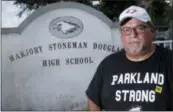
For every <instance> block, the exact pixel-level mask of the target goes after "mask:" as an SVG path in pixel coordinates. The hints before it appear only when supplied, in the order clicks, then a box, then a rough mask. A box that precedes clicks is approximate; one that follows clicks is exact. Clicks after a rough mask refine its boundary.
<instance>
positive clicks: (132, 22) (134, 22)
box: [122, 18, 146, 27]
mask: <svg viewBox="0 0 173 112" xmlns="http://www.w3.org/2000/svg"><path fill="white" fill-rule="evenodd" d="M145 24H146V23H144V22H142V21H140V20H138V19H136V18H128V19H127V20H125V22H124V24H122V26H131V27H132V26H138V25H145Z"/></svg>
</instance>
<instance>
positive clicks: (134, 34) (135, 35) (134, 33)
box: [130, 29, 138, 38]
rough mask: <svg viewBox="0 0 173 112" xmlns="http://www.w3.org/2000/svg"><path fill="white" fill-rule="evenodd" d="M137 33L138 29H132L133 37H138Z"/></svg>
mask: <svg viewBox="0 0 173 112" xmlns="http://www.w3.org/2000/svg"><path fill="white" fill-rule="evenodd" d="M137 34H138V33H137V32H136V30H135V29H132V31H131V34H130V36H131V38H136V37H137Z"/></svg>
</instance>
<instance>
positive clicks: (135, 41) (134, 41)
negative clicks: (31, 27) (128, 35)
mask: <svg viewBox="0 0 173 112" xmlns="http://www.w3.org/2000/svg"><path fill="white" fill-rule="evenodd" d="M128 43H130V44H131V43H140V41H139V40H130V41H129V42H128Z"/></svg>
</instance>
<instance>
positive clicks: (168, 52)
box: [156, 46, 172, 56]
mask: <svg viewBox="0 0 173 112" xmlns="http://www.w3.org/2000/svg"><path fill="white" fill-rule="evenodd" d="M156 48H157V53H159V54H161V55H162V56H172V50H170V49H168V48H165V47H162V46H156Z"/></svg>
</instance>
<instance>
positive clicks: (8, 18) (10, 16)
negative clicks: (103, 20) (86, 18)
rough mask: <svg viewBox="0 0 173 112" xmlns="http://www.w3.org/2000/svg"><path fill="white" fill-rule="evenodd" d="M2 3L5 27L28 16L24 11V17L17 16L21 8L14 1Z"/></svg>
mask: <svg viewBox="0 0 173 112" xmlns="http://www.w3.org/2000/svg"><path fill="white" fill-rule="evenodd" d="M1 3H2V4H1V6H2V27H3V28H12V27H17V26H18V25H19V24H20V23H21V22H22V21H23V20H24V19H25V18H26V17H28V14H27V13H24V14H23V15H22V17H18V16H17V14H18V13H19V11H20V10H21V9H20V8H19V7H18V6H16V5H13V3H14V1H1ZM93 4H98V2H94V3H93Z"/></svg>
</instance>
